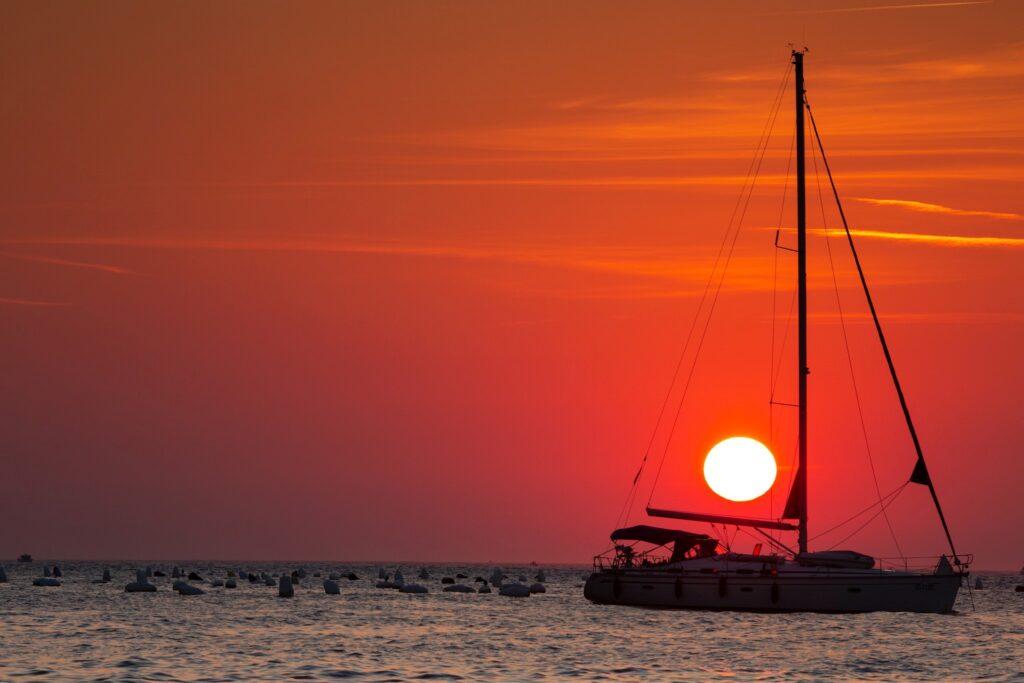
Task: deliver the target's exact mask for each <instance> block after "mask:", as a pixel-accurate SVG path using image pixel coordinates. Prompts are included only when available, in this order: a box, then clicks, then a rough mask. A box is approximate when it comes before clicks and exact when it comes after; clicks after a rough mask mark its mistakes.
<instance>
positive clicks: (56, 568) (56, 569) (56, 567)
mask: <svg viewBox="0 0 1024 683" xmlns="http://www.w3.org/2000/svg"><path fill="white" fill-rule="evenodd" d="M53 575H54V576H64V572H62V571H61V570H60V565H59V564H55V565H53Z"/></svg>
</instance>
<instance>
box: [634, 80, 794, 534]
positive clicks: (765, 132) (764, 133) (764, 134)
mask: <svg viewBox="0 0 1024 683" xmlns="http://www.w3.org/2000/svg"><path fill="white" fill-rule="evenodd" d="M791 70H792V64H787V66H786V70H785V73H784V74H783V78H782V82H781V83H780V85H779V89H778V90H777V91H776V94H775V99H774V108H775V110H776V111H777V110H778V107H779V106H780V104H781V101H782V97H783V94H784V93H785V91H786V85H787V84H788V83H789V74H790V71H791ZM776 115H777V114H776ZM769 123H772V124H774V121H773V120H772V117H771V116H770V115H769V117H768V119H767V120H766V121H765V124H764V127H763V128H762V129H761V135H760V137H759V138H758V143H757V148H756V149H755V151H754V155H753V157H752V158H751V160H750V165H749V166H748V167H747V175H746V177H745V178H744V180H743V186H742V188H741V190H740V196H739V197H738V198H737V200H736V205H735V206H733V210H732V215H731V216H730V217H729V222H728V223H727V226H728V227H727V229H726V231H725V233H724V234H723V235H722V242H721V244H720V245H719V247H718V253H717V254H716V256H715V262H714V265H713V266H712V267H711V273H710V274H709V275H708V281H707V283H706V284H705V286H704V292H703V294H702V295H701V300H700V304H699V305H698V306H697V313H696V314H695V315H694V318H693V322H692V323H691V325H690V330H689V332H688V333H687V335H686V341H685V343H684V344H683V350H682V352H681V353H680V354H679V360H678V361H677V362H676V367H675V371H674V372H673V373H672V380H671V381H670V382H669V386H668V391H666V392H665V400H664V401H663V402H662V404H661V410H659V411H658V418H657V420H655V423H654V429H653V430H652V432H651V438H650V440H649V441H648V443H647V448H646V449H645V450H644V455H643V458H642V459H641V461H640V467H639V468H638V469H637V473H636V475H635V476H634V477H633V484H632V486H631V487H630V492H629V494H627V496H626V501H625V502H624V503H623V506H622V510H620V512H619V516H618V518H617V519H616V523H615V526H616V527H618V526H619V525H620V524H621V523H623V522H625V521H628V519H629V515H630V513H631V512H632V508H633V503H634V502H635V501H636V493H637V484H638V483H639V482H640V476H641V475H642V474H643V471H644V468H645V467H646V465H647V460H648V457H649V456H650V453H651V449H652V448H653V447H654V441H655V439H656V438H657V436H658V430H659V429H660V427H661V421H662V419H663V418H664V416H665V409H666V408H667V407H668V403H669V399H670V398H671V397H672V392H673V391H674V390H675V387H676V381H677V380H678V377H679V370H680V369H681V368H682V366H683V360H684V359H685V358H686V352H687V351H688V350H689V348H690V342H691V341H692V338H693V333H694V330H695V329H696V328H697V323H698V322H699V320H700V317H701V312H702V311H703V310H704V304H705V303H706V301H707V296H708V292H709V291H710V289H711V284H712V283H713V282H714V280H715V274H716V273H717V271H718V264H719V263H720V262H721V258H722V253H723V251H724V250H725V245H726V243H727V242H728V239H729V233H730V232H732V224H733V221H734V220H735V218H736V212H737V211H738V210H739V206H740V203H741V201H742V199H743V191H744V190H745V188H746V185H747V182H748V181H749V180H750V176H751V173H752V172H753V171H754V164H755V162H757V156H758V154H757V153H758V150H760V149H761V146H762V144H763V145H765V146H766V147H767V144H768V139H769V138H770V136H771V128H770V127H769ZM763 156H764V153H763V152H762V158H763ZM758 168H760V165H759V164H758Z"/></svg>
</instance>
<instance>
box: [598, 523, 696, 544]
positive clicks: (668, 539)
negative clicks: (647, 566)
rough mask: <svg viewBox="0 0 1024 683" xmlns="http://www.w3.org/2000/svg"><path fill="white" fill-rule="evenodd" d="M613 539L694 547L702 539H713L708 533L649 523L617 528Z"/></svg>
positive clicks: (613, 533)
mask: <svg viewBox="0 0 1024 683" xmlns="http://www.w3.org/2000/svg"><path fill="white" fill-rule="evenodd" d="M612 540H613V541H643V542H644V543H653V544H654V545H668V544H669V543H676V544H678V545H685V546H687V547H692V546H694V545H696V544H697V543H699V542H701V541H708V540H711V537H710V536H708V535H707V534H694V533H690V532H689V531H680V530H679V529H663V528H661V527H657V526H650V525H648V524H637V525H636V526H630V527H626V528H625V529H616V530H615V531H613V532H612Z"/></svg>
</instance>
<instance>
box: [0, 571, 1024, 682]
mask: <svg viewBox="0 0 1024 683" xmlns="http://www.w3.org/2000/svg"><path fill="white" fill-rule="evenodd" d="M151 564H152V566H153V567H154V568H157V567H159V568H161V569H162V570H163V571H165V572H166V573H168V574H170V567H171V565H170V564H169V563H151ZM182 565H183V566H187V567H188V568H189V569H195V570H197V571H199V573H200V574H202V575H203V576H204V577H206V578H207V579H210V578H224V575H225V572H226V570H227V569H229V568H236V569H243V570H247V571H256V572H258V571H260V570H263V571H268V572H282V571H290V570H292V569H295V568H297V567H299V566H300V565H299V564H289V565H285V564H274V563H259V564H257V563H236V564H233V565H226V564H225V565H212V564H209V563H199V564H192V565H185V564H184V563H182ZM63 566H64V570H65V576H64V578H63V582H64V585H63V586H61V587H59V588H42V587H33V586H32V585H31V583H32V578H33V577H35V576H38V575H39V572H40V568H41V565H40V564H39V563H36V564H34V565H27V566H26V565H19V566H11V565H8V566H7V569H8V576H9V577H10V582H9V583H7V584H0V604H2V605H3V627H2V631H0V678H2V679H4V680H9V679H13V678H19V677H22V676H28V677H32V678H35V679H41V680H117V681H194V680H203V681H238V680H267V681H270V680H274V681H276V680H340V679H353V680H358V681H410V680H485V681H494V680H514V681H522V680H564V679H574V680H604V681H640V680H647V681H651V680H656V681H662V680H665V681H703V680H786V681H793V680H808V681H811V680H823V679H844V680H848V679H858V680H865V679H867V680H967V679H970V680H977V679H981V678H986V679H988V680H995V681H1002V680H1019V679H1020V678H1021V677H1022V676H1024V667H1022V663H1021V659H1022V658H1021V654H1020V653H1021V648H1022V645H1024V593H1014V591H1013V587H1014V585H1015V584H1017V583H1024V578H1021V577H1016V576H1011V575H987V574H986V575H982V578H983V580H984V582H985V585H986V590H983V591H976V592H974V602H975V606H976V609H974V610H972V609H971V603H970V596H969V594H968V592H967V591H966V590H964V591H963V592H962V593H961V597H960V600H959V602H958V604H957V609H958V610H959V613H958V614H956V615H952V616H950V615H911V614H865V615H815V614H784V615H763V614H744V613H735V612H714V613H712V612H684V611H654V610H642V609H634V608H622V607H608V606H597V605H592V604H590V603H588V602H587V601H586V600H584V599H583V594H582V583H583V579H584V577H585V575H586V573H587V569H586V568H572V569H566V568H561V569H551V568H546V570H545V571H546V573H547V577H548V581H547V586H548V592H547V593H546V594H543V595H534V596H531V597H530V598H523V599H514V598H505V597H501V596H499V595H498V594H497V592H495V593H492V594H490V595H479V594H456V593H443V592H441V588H442V585H441V583H440V578H441V577H442V576H445V575H447V576H454V575H455V573H456V572H459V571H462V572H463V573H465V574H468V575H469V576H470V577H474V576H484V577H486V576H488V575H489V573H490V568H489V567H485V566H454V565H453V566H430V567H428V569H429V570H430V573H431V578H430V579H429V580H419V579H413V578H412V577H413V576H415V573H416V570H418V569H419V566H415V567H413V566H406V567H405V573H406V576H407V577H408V578H407V580H409V581H416V582H420V583H423V584H425V585H427V586H428V587H429V588H430V590H431V592H430V594H428V595H406V594H400V593H398V592H397V591H393V590H385V589H377V588H374V583H375V581H376V566H372V567H371V566H368V565H341V564H328V563H306V564H304V565H301V566H303V567H305V568H306V570H307V571H308V572H309V576H307V578H305V579H304V580H303V581H302V583H301V587H300V588H298V589H297V590H296V594H295V598H294V599H291V600H287V599H280V598H278V597H277V589H276V587H274V588H272V587H268V586H264V585H263V584H262V583H260V584H250V583H249V582H248V581H246V580H244V579H242V580H239V582H238V588H237V589H234V590H231V589H225V588H220V587H217V588H214V587H211V586H209V585H208V584H205V585H204V584H199V585H203V588H204V590H206V591H207V593H206V595H203V596H196V597H182V596H179V595H177V594H176V593H174V592H172V591H171V589H170V584H171V579H170V578H155V579H152V581H153V582H154V583H156V584H157V585H158V587H159V589H158V591H157V592H156V593H135V594H130V593H125V592H124V585H125V584H126V583H128V582H129V581H132V580H133V579H134V565H133V566H128V565H120V566H114V567H113V569H114V580H113V581H112V582H111V583H109V584H93V583H92V579H93V578H95V577H98V576H99V575H100V574H101V573H102V570H103V567H104V566H106V565H105V563H68V564H66V565H63ZM317 571H319V572H322V573H323V574H324V576H326V575H327V573H328V572H330V571H339V572H341V573H342V574H343V575H344V574H347V573H348V572H349V571H354V572H355V573H357V574H359V576H361V577H362V580H360V581H346V580H344V579H342V581H340V584H341V590H342V594H341V595H340V596H330V595H326V594H325V593H324V590H323V588H322V583H321V582H322V579H321V578H314V577H313V576H312V575H313V573H314V572H317ZM506 571H507V573H508V574H509V575H511V576H512V577H515V576H518V575H519V574H526V575H528V576H531V577H532V575H533V574H534V573H535V572H536V568H529V567H506ZM466 583H468V584H470V585H476V584H474V583H473V582H472V578H470V579H469V580H467V581H466Z"/></svg>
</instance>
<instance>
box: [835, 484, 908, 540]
mask: <svg viewBox="0 0 1024 683" xmlns="http://www.w3.org/2000/svg"><path fill="white" fill-rule="evenodd" d="M909 483H910V482H905V483H904V484H903V486H901V487H900V489H899V493H902V492H903V490H904V489H905V488H906V487H907V485H908V484H909ZM897 498H899V494H897V495H895V496H893V497H892V498H890V499H889V501H888V502H887V503H886V504H885V505H883V506H882V508H881V509H880V510H879V511H878V512H876V513H875V514H873V515H871V518H870V519H868V520H867V521H866V522H864V523H863V524H861V525H860V526H859V527H857V528H856V529H854V530H853V531H852V532H851V533H850V534H849V535H847V536H846V538H843V539H842V540H840V541H838V542H837V543H834V544H832V546H831V547H830V548H829V550H835V549H836V547H837V546H840V545H842V544H843V543H846V542H847V541H849V540H850V539H851V538H853V537H854V536H856V535H857V534H859V533H860V532H861V531H863V530H864V527H866V526H867V525H868V524H871V522H873V521H875V520H876V519H878V515H881V514H883V513H885V509H886V508H887V507H889V506H890V505H892V503H893V502H894V501H895V500H896V499H897Z"/></svg>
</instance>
